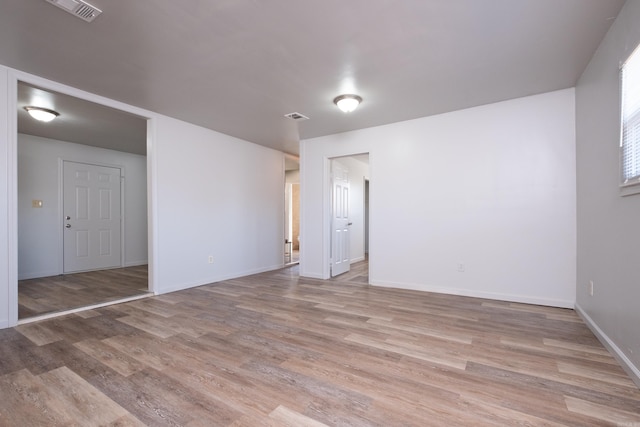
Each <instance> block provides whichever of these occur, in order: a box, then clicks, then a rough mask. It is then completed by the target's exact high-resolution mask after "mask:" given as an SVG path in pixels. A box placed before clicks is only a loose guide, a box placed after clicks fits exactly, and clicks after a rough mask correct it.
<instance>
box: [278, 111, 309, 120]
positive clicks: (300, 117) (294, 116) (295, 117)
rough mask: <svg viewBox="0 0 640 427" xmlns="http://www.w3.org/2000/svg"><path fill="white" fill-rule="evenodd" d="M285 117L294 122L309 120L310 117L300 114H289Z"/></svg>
mask: <svg viewBox="0 0 640 427" xmlns="http://www.w3.org/2000/svg"><path fill="white" fill-rule="evenodd" d="M284 116H285V117H288V118H290V119H293V120H309V117H307V116H305V115H303V114H300V113H289V114H285V115H284Z"/></svg>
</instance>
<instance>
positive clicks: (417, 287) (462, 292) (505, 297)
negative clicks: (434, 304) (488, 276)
mask: <svg viewBox="0 0 640 427" xmlns="http://www.w3.org/2000/svg"><path fill="white" fill-rule="evenodd" d="M371 285H373V286H382V287H385V288H396V289H409V290H413V291H422V292H433V293H436V294H448V295H459V296H464V297H473V298H484V299H491V300H497V301H508V302H516V303H522V304H533V305H544V306H548V307H559V308H573V307H574V305H575V301H574V300H559V299H547V298H539V297H532V296H527V295H513V294H501V293H494V292H480V291H476V290H471V289H459V288H447V287H442V286H429V285H423V284H415V283H398V282H385V281H374V282H371Z"/></svg>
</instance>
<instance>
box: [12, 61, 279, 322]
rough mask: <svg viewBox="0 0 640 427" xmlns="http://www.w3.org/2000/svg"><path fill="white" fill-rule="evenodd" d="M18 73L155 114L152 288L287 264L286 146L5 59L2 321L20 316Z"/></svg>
mask: <svg viewBox="0 0 640 427" xmlns="http://www.w3.org/2000/svg"><path fill="white" fill-rule="evenodd" d="M17 79H20V80H22V81H25V82H28V83H31V84H34V85H37V86H39V87H44V88H47V89H52V90H56V91H58V92H62V93H66V94H69V95H72V96H77V97H80V98H82V99H87V100H89V101H93V102H97V103H100V104H103V105H106V106H108V107H112V108H117V109H120V110H123V111H127V112H130V113H132V114H136V115H138V116H141V117H146V118H149V119H150V121H149V127H148V138H149V141H148V145H147V177H148V178H147V180H148V183H149V190H148V192H147V195H148V201H149V204H148V206H149V214H148V216H147V219H148V221H149V224H150V226H149V230H150V232H149V236H148V237H149V266H150V281H151V287H152V289H153V291H154V292H156V293H165V292H171V291H173V290H178V289H184V288H187V287H190V286H196V285H201V284H205V283H211V282H215V281H219V280H222V279H225V278H230V277H239V276H243V275H246V274H250V273H254V272H259V271H266V270H270V269H275V268H278V267H280V266H282V265H283V264H284V245H283V244H282V242H283V238H284V191H283V183H284V154H283V153H281V152H279V151H275V150H271V149H268V148H264V147H261V146H258V145H256V144H252V143H250V142H246V141H242V140H238V139H236V138H232V137H229V136H227V135H223V134H221V133H218V132H215V131H212V130H208V129H204V128H201V127H198V126H195V125H192V124H189V123H185V122H182V121H179V120H175V119H172V118H169V117H166V116H162V115H159V114H156V113H153V112H150V111H146V110H143V109H140V108H137V107H133V106H130V105H126V104H122V103H120V102H117V101H113V100H110V99H107V98H103V97H100V96H97V95H93V94H90V93H87V92H83V91H80V90H78V89H75V88H73V87H69V86H65V85H62V84H59V83H56V82H52V81H49V80H46V79H43V78H40V77H38V76H34V75H31V74H27V73H23V72H20V71H18V70H12V69H9V68H5V67H2V66H0V166H2V169H0V238H1V240H0V327H6V326H12V325H14V324H15V323H16V322H17V277H18V273H17V250H18V243H17V224H18V220H17V211H18V207H17V196H16V189H17V181H18V179H17V172H16V169H17V153H16V152H17V142H16V129H15V123H16V111H17V105H16V99H17V90H16V83H17ZM12 135H13V136H12ZM4 166H6V167H4ZM209 255H212V256H213V257H214V262H213V263H212V264H209V263H208V257H209Z"/></svg>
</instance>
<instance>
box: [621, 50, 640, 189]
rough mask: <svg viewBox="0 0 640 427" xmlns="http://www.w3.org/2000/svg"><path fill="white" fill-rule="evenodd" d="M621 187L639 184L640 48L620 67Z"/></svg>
mask: <svg viewBox="0 0 640 427" xmlns="http://www.w3.org/2000/svg"><path fill="white" fill-rule="evenodd" d="M621 79H622V96H621V100H622V108H621V115H622V120H621V121H622V128H621V131H620V156H621V172H622V176H621V178H622V185H623V186H628V185H633V184H640V47H637V48H636V50H635V51H633V53H632V54H631V56H630V57H629V59H627V61H626V62H625V63H624V64H623V65H622V70H621Z"/></svg>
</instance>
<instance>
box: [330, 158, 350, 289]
mask: <svg viewBox="0 0 640 427" xmlns="http://www.w3.org/2000/svg"><path fill="white" fill-rule="evenodd" d="M331 180H332V183H331V188H332V190H333V191H332V193H333V197H332V201H331V204H332V209H331V210H332V220H331V223H332V224H331V227H332V228H331V277H334V276H337V275H339V274H342V273H346V272H347V271H349V267H350V264H351V260H350V253H349V250H350V248H349V246H350V245H349V240H350V234H349V226H350V225H351V224H350V223H349V170H348V169H347V168H346V167H344V166H343V165H342V164H340V163H338V162H337V161H336V160H333V161H332V162H331Z"/></svg>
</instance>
